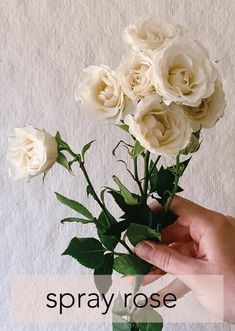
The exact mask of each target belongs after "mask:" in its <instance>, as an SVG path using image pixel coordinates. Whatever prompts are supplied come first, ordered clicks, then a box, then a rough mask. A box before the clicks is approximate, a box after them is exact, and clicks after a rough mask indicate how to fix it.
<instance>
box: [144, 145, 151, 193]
mask: <svg viewBox="0 0 235 331" xmlns="http://www.w3.org/2000/svg"><path fill="white" fill-rule="evenodd" d="M149 157H150V152H149V151H146V154H145V157H144V188H143V191H144V195H145V196H147V193H148V183H149Z"/></svg>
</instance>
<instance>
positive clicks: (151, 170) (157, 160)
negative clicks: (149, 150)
mask: <svg viewBox="0 0 235 331" xmlns="http://www.w3.org/2000/svg"><path fill="white" fill-rule="evenodd" d="M160 158H161V155H159V156H158V157H157V159H156V161H155V162H154V164H153V165H152V167H151V169H150V171H149V177H150V176H151V175H152V172H153V171H154V169H155V168H156V166H157V164H158V162H159V160H160Z"/></svg>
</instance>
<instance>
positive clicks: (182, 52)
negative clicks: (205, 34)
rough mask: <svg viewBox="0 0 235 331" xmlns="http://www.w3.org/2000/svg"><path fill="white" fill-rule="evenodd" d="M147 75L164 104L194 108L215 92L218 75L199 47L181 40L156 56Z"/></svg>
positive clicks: (195, 42)
mask: <svg viewBox="0 0 235 331" xmlns="http://www.w3.org/2000/svg"><path fill="white" fill-rule="evenodd" d="M150 76H151V80H152V82H153V85H154V87H155V89H156V91H157V92H158V93H159V94H160V95H161V96H162V97H163V101H164V102H165V103H166V104H167V105H168V104H170V103H171V102H175V103H179V104H183V105H186V106H192V107H197V106H199V105H200V103H201V102H202V100H203V99H205V98H208V97H209V96H211V95H212V94H213V93H214V90H215V81H216V79H217V77H218V74H217V71H216V69H215V67H214V66H213V64H212V63H211V61H210V60H209V57H208V53H207V51H206V49H205V48H204V47H203V46H202V45H200V44H199V43H198V42H197V41H194V40H192V39H188V38H185V37H180V38H177V39H175V40H173V41H171V42H170V43H168V45H167V46H166V47H165V48H163V49H162V50H161V51H160V52H157V53H156V54H155V58H154V60H153V66H152V67H151V69H150Z"/></svg>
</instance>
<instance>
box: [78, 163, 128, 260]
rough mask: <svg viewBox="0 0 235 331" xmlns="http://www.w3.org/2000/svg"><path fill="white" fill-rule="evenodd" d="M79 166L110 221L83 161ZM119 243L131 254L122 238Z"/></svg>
mask: <svg viewBox="0 0 235 331" xmlns="http://www.w3.org/2000/svg"><path fill="white" fill-rule="evenodd" d="M80 168H81V170H82V172H83V174H84V176H85V178H86V181H87V184H88V185H89V186H90V189H91V190H92V193H93V197H94V199H95V201H96V202H97V203H98V204H99V206H100V207H101V209H102V210H103V212H104V213H105V216H106V217H107V219H108V220H109V221H110V217H109V213H108V212H107V209H106V208H105V206H104V204H103V203H102V201H101V200H100V199H99V197H98V195H97V194H96V192H95V189H94V187H93V185H92V183H91V181H90V178H89V176H88V173H87V171H86V168H85V166H84V163H83V162H81V163H80ZM119 243H120V244H121V245H122V246H123V247H125V248H126V250H127V251H128V252H129V253H130V254H133V252H132V250H131V249H130V247H129V246H128V245H127V244H126V242H125V241H124V240H122V239H119Z"/></svg>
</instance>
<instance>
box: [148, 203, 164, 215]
mask: <svg viewBox="0 0 235 331" xmlns="http://www.w3.org/2000/svg"><path fill="white" fill-rule="evenodd" d="M149 208H151V209H152V211H153V212H154V213H159V212H160V211H161V210H162V205H161V204H160V203H159V202H157V200H152V201H151V202H150V203H149Z"/></svg>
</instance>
